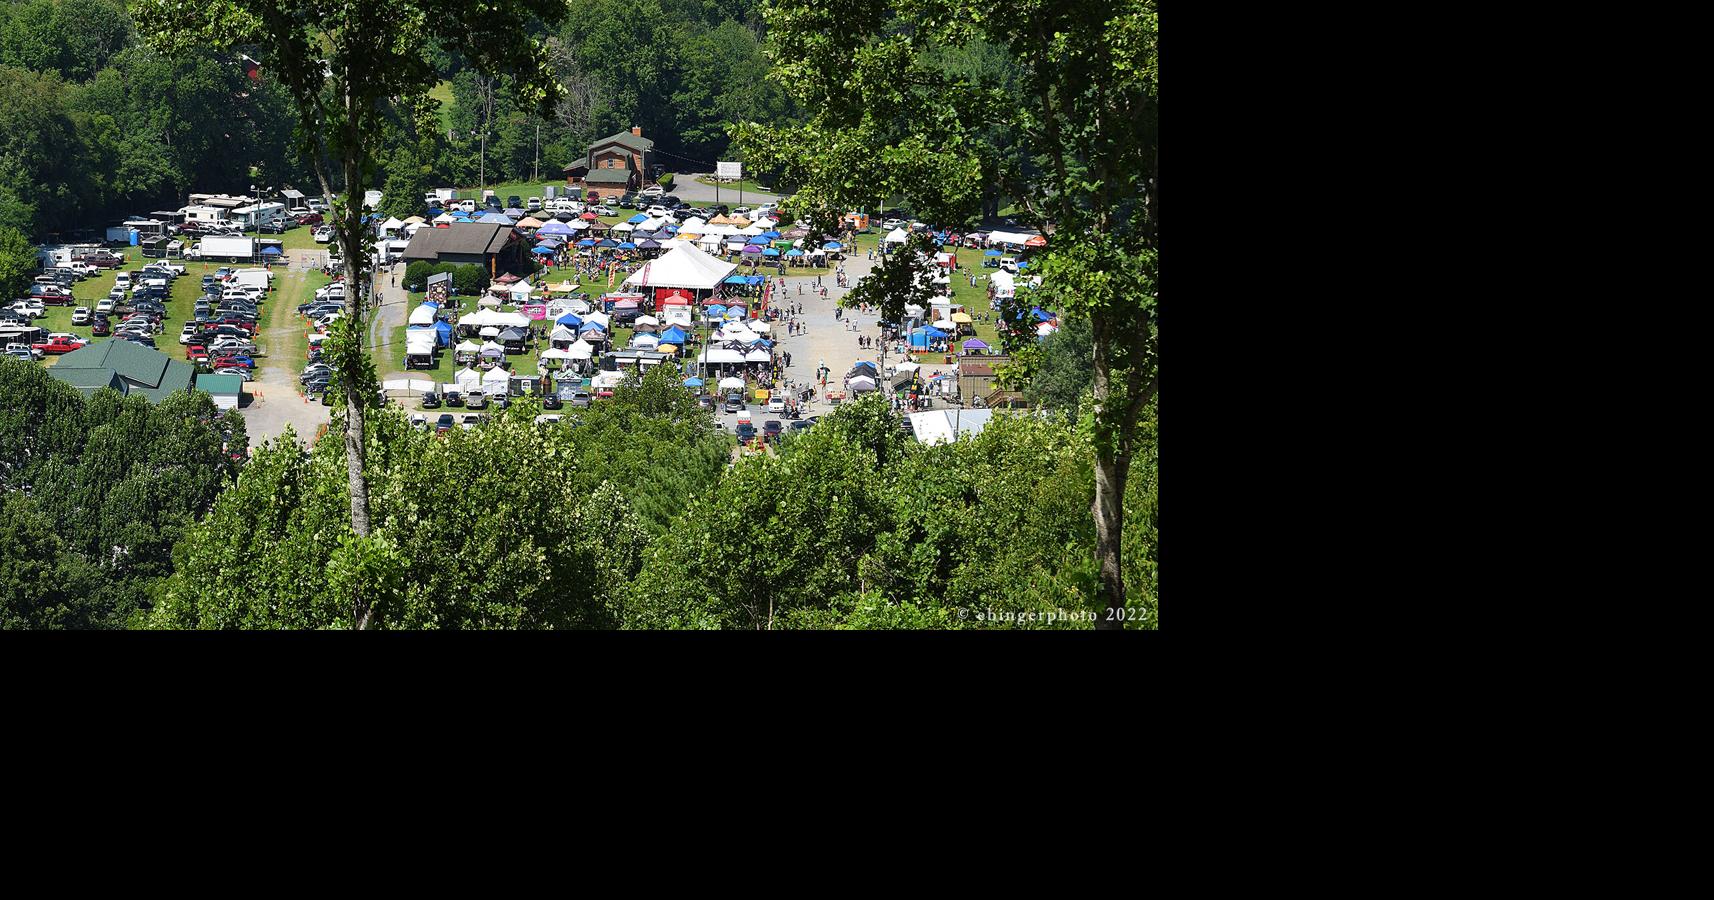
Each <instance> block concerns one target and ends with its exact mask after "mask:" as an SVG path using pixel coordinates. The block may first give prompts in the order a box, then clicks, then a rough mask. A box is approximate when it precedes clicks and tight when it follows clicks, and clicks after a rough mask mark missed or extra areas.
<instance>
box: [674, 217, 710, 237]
mask: <svg viewBox="0 0 1714 900" xmlns="http://www.w3.org/2000/svg"><path fill="white" fill-rule="evenodd" d="M707 224H708V220H707V219H704V218H703V217H701V216H691V217H690V218H688V219H685V220H684V221H683V222H681V223H680V224H679V226H678V227H679V230H680V231H688V232H690V233H691V234H701V233H702V232H700V231H697V229H698V228H701V227H702V226H704V225H707Z"/></svg>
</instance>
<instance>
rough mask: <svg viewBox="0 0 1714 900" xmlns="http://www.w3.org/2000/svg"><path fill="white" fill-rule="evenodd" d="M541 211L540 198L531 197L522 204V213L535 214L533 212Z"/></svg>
mask: <svg viewBox="0 0 1714 900" xmlns="http://www.w3.org/2000/svg"><path fill="white" fill-rule="evenodd" d="M541 211H542V198H540V197H531V198H530V199H529V200H527V201H525V202H524V212H532V213H535V212H541Z"/></svg>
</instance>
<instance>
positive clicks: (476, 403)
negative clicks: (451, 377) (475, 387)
mask: <svg viewBox="0 0 1714 900" xmlns="http://www.w3.org/2000/svg"><path fill="white" fill-rule="evenodd" d="M487 405H488V395H487V394H484V393H482V392H481V391H477V392H476V393H474V394H471V395H470V396H469V397H466V398H465V400H464V408H465V409H481V408H482V407H484V406H487Z"/></svg>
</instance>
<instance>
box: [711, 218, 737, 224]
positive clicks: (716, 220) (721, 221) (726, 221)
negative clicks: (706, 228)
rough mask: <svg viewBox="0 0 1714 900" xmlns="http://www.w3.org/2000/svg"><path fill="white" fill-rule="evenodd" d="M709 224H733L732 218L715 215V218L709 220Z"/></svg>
mask: <svg viewBox="0 0 1714 900" xmlns="http://www.w3.org/2000/svg"><path fill="white" fill-rule="evenodd" d="M708 224H710V225H730V224H732V220H731V219H728V218H726V217H725V216H715V217H714V218H712V219H709V220H708Z"/></svg>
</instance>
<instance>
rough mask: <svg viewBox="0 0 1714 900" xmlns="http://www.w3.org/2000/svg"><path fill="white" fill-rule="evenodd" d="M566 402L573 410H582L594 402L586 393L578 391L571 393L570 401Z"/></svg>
mask: <svg viewBox="0 0 1714 900" xmlns="http://www.w3.org/2000/svg"><path fill="white" fill-rule="evenodd" d="M567 402H568V403H569V405H570V406H571V407H572V408H573V409H583V408H585V407H587V406H589V404H590V403H592V402H594V401H593V400H592V399H591V398H590V396H589V392H588V391H581V390H580V391H572V392H571V400H569V401H567Z"/></svg>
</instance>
